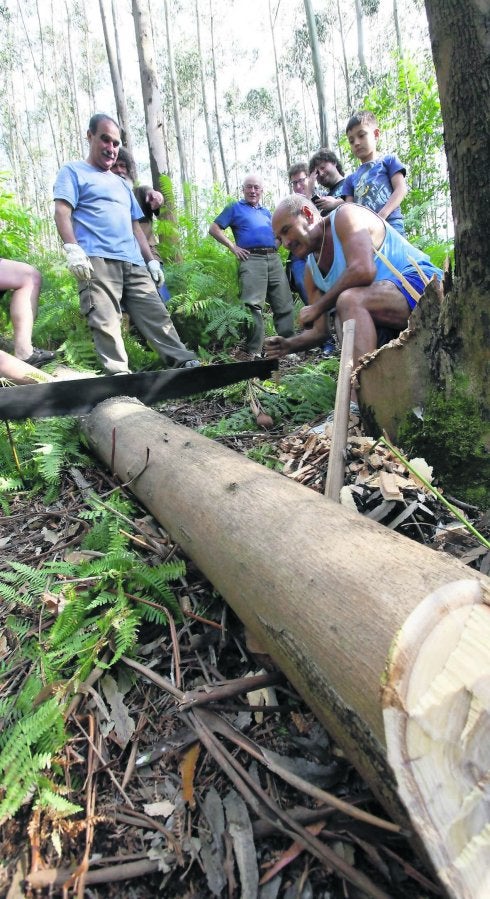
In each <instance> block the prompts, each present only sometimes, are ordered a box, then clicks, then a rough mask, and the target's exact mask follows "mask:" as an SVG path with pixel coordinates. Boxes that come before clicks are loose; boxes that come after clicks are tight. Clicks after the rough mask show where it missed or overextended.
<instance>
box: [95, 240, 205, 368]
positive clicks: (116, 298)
mask: <svg viewBox="0 0 490 899" xmlns="http://www.w3.org/2000/svg"><path fill="white" fill-rule="evenodd" d="M90 261H91V263H92V265H93V268H94V271H93V275H92V279H91V280H90V281H84V282H82V283H81V284H80V287H79V296H80V310H81V312H82V315H84V316H85V317H86V319H87V323H88V326H89V328H90V330H91V332H92V337H93V340H94V344H95V349H96V351H97V354H98V356H99V358H100V360H101V363H102V366H103V368H104V369H105V371H106V372H107V373H108V374H111V375H114V374H117V373H118V372H128V371H129V367H128V357H127V353H126V350H125V347H124V341H123V338H122V334H121V320H122V313H123V312H127V313H128V315H129V317H130V318H131V321H132V322H133V323H134V325H135V326H136V327H137V329H138V331H139V332H140V334H142V335H143V337H144V338H145V339H146V340H147V341H148V343H149V344H150V346H152V347H153V349H154V350H155V351H156V352H157V353H158V355H159V356H160V358H161V359H162V360H163V361H164V362H165V363H166V364H167V365H175V366H179V365H181V364H182V363H184V362H187V360H188V359H195V358H196V357H195V354H194V353H193V352H192V351H191V350H188V349H187V348H186V347H185V346H184V344H183V343H182V341H181V339H180V337H179V335H178V334H177V331H176V330H175V327H174V325H173V323H172V319H171V318H170V315H169V314H168V312H167V310H166V308H165V305H164V303H163V302H162V300H161V299H160V297H159V295H158V293H157V291H156V288H155V284H154V282H153V279H152V277H151V275H150V274H149V273H148V271H147V270H146V268H145V267H144V266H142V265H133V264H132V263H130V262H121V261H119V260H117V259H101V258H100V257H99V256H91V257H90Z"/></svg>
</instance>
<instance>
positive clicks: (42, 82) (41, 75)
mask: <svg viewBox="0 0 490 899" xmlns="http://www.w3.org/2000/svg"><path fill="white" fill-rule="evenodd" d="M18 11H19V15H20V18H21V21H22V26H23V29H24V34H25V37H26V41H27V46H28V47H29V53H30V57H31V61H32V65H33V68H34V71H35V73H36V77H37V80H38V82H39V87H40V89H41V97H42V102H43V106H44V110H45V112H46V117H47V119H48V122H49V128H50V131H51V140H52V148H53V151H54V154H55V156H56V163H57V165H58V167H59V166H60V165H61V163H60V156H59V152H58V143H59V142H58V140H57V134H56V132H57V130H58V129H55V126H54V123H53V117H52V115H51V107H50V102H49V98H48V95H47V91H46V83H45V80H44V68H43V62H42V60H43V52H44V44H43V41H42V34H41V35H40V39H41V69H40V68H39V66H38V64H37V62H36V54H35V53H34V48H33V46H32V41H31V37H30V31H29V29H28V28H27V25H26V22H25V19H24V15H23V12H22V6H21V5H20V4H19V6H18ZM36 11H37V14H38V17H39V7H38V6H37V5H36Z"/></svg>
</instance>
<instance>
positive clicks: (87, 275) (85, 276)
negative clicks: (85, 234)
mask: <svg viewBox="0 0 490 899" xmlns="http://www.w3.org/2000/svg"><path fill="white" fill-rule="evenodd" d="M63 249H64V251H65V253H66V261H67V264H68V269H69V271H70V272H71V273H72V275H75V278H76V279H77V281H90V279H91V277H92V272H93V270H94V267H93V265H92V263H91V262H90V259H89V258H88V256H87V254H86V253H85V252H84V250H82V248H81V246H79V244H77V243H64V244H63Z"/></svg>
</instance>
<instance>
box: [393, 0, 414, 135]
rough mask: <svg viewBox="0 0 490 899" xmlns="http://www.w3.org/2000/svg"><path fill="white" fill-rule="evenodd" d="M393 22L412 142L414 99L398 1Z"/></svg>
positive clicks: (394, 2)
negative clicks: (409, 79)
mask: <svg viewBox="0 0 490 899" xmlns="http://www.w3.org/2000/svg"><path fill="white" fill-rule="evenodd" d="M393 20H394V22H395V34H396V44H397V47H398V55H399V57H400V65H401V67H402V71H403V81H404V84H405V99H406V103H405V108H406V110H407V130H408V135H409V138H410V140H411V139H412V135H413V116H412V99H411V96H410V85H409V83H408V78H407V69H406V66H405V58H404V54H403V43H402V33H401V30H400V22H399V19H398V0H393Z"/></svg>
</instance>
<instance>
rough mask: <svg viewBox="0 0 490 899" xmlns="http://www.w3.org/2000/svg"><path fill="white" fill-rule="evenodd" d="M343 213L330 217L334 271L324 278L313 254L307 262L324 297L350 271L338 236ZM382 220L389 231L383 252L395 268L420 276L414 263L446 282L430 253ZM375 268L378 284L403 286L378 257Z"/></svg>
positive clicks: (383, 244) (403, 272)
mask: <svg viewBox="0 0 490 899" xmlns="http://www.w3.org/2000/svg"><path fill="white" fill-rule="evenodd" d="M339 209H342V207H341V206H339V207H338V209H334V211H333V212H332V213H331V215H330V223H331V228H332V238H333V262H332V265H331V268H330V270H329V271H328V272H327V274H326V275H322V273H321V271H320V269H319V267H318V263H317V261H316V259H315V257H314V255H313V253H310V255H309V256H308V259H307V263H308V265H309V267H310V271H311V274H312V276H313V281H314V283H315V286H316V287H318V288H319V290H321V291H323V292H324V293H326V292H327V290H330V288H331V287H332V286H333V285H334V284H335V282H336V281H337V280H338V278H340V276H341V274H342V273H343V272H344V271H345V269H346V262H345V256H344V251H343V249H342V244H341V243H340V240H339V238H338V236H337V231H336V230H335V216H336V214H337V212H338V211H339ZM373 215H376V213H373ZM377 218H379V216H377ZM379 220H380V222H383V225H384V226H385V229H386V233H385V239H384V241H383V243H382V244H381V246H380V248H379V249H380V252H381V253H383V256H386V257H387V259H389V261H390V262H391V264H392V265H394V266H395V268H396V269H398V271H399V272H401V274H402V275H407V274H409V275H414V274H417V269H416V268H415V266H414V265H412V263H411V261H410V260H414V261H415V262H416V263H417V265H418V266H419V268H421V269H422V271H423V272H424V273H425V274H426V275H427V277H428V278H432V275H437V277H438V278H442V271H441V269H440V268H437V267H436V266H435V265H433V264H432V262H431V261H430V259H429V257H428V256H427V253H423V252H422V250H419V249H417V247H414V246H413V244H411V243H409V242H408V240H405V238H404V237H402V235H401V234H399V233H398V231H395V229H394V228H392V227H391V225H389V224H388V222H385V221H384V220H383V219H382V218H379ZM373 250H374V247H373ZM374 264H375V266H376V275H375V278H374V280H375V281H393V282H399V280H400V279H399V278H398V276H397V275H394V274H393V272H392V271H391V270H390V269H389V268H388V267H387V266H386V265H385V264H384V262H382V261H381V259H379V257H378V256H376V254H375V256H374Z"/></svg>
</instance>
